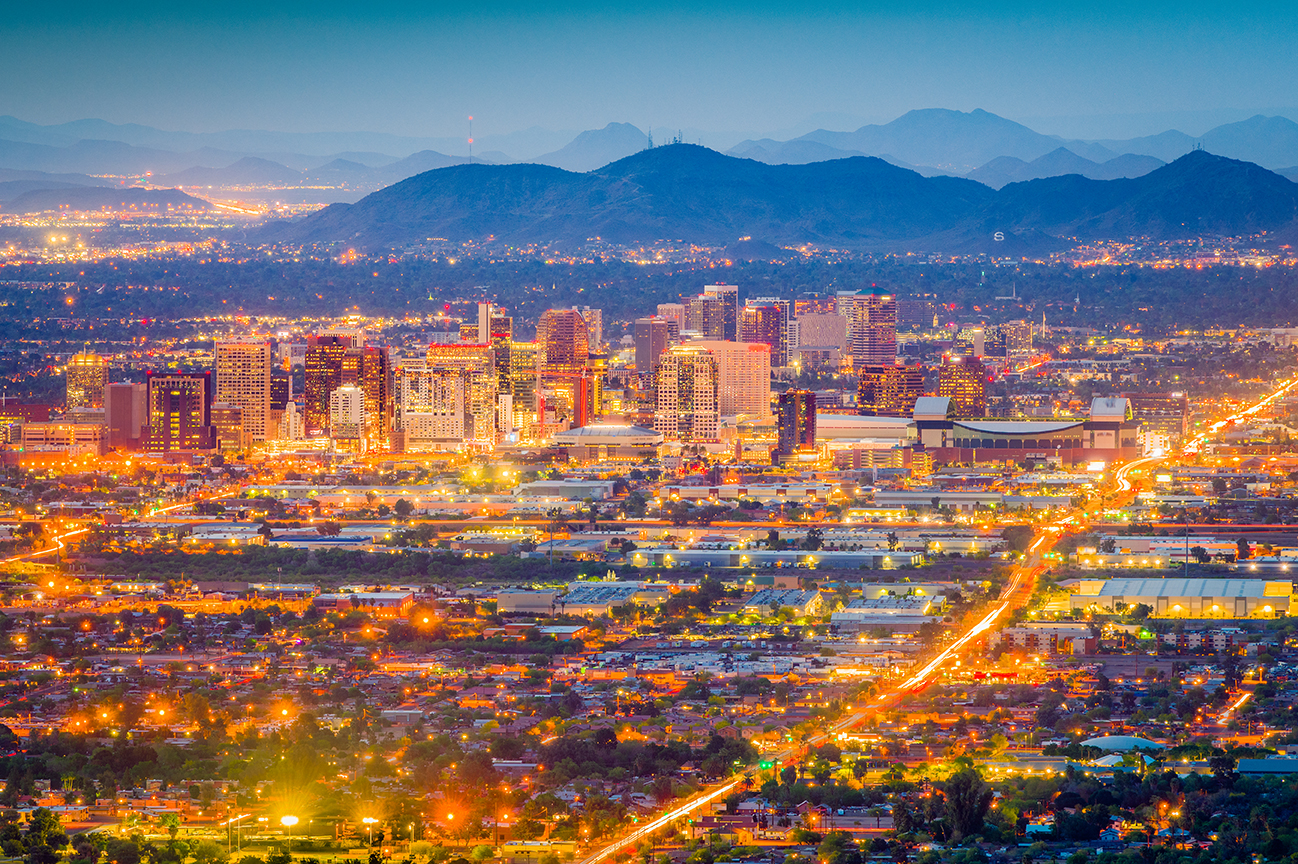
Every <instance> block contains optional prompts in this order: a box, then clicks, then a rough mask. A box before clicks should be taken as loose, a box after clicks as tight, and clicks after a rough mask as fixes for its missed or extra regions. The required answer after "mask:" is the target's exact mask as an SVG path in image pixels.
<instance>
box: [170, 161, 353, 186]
mask: <svg viewBox="0 0 1298 864" xmlns="http://www.w3.org/2000/svg"><path fill="white" fill-rule="evenodd" d="M353 164H355V163H353ZM362 167H364V166H362ZM305 179H306V175H304V174H303V173H302V172H301V171H294V170H293V169H292V168H288V167H286V166H284V165H281V164H279V163H278V162H271V161H270V160H269V159H258V158H257V157H256V156H245V157H243V158H242V159H240V160H239V161H238V162H235V163H234V164H233V165H227V166H226V167H224V168H187V169H185V170H184V171H179V172H177V173H175V174H165V175H162V176H160V177H155V178H154V180H153V182H155V183H157V184H159V185H164V186H300V185H301V184H302V183H303V182H304V180H305Z"/></svg>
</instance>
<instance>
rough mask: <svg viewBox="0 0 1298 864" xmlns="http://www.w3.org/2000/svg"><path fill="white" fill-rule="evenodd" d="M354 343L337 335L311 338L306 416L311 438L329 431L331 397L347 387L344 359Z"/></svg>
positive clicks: (304, 397)
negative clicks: (343, 387)
mask: <svg viewBox="0 0 1298 864" xmlns="http://www.w3.org/2000/svg"><path fill="white" fill-rule="evenodd" d="M352 342H353V339H352V338H351V337H349V336H347V335H344V334H337V333H335V334H334V335H327V334H318V335H316V336H310V337H308V338H307V343H306V370H305V377H304V379H303V389H302V403H303V409H302V415H303V420H304V422H305V425H306V434H307V435H308V436H313V435H323V434H324V433H325V430H327V429H328V428H329V394H330V393H332V392H334V391H335V390H337V389H338V388H339V387H341V386H342V384H343V356H344V355H346V353H347V351H348V349H350V348H352V347H353V345H352Z"/></svg>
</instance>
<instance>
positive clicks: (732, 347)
mask: <svg viewBox="0 0 1298 864" xmlns="http://www.w3.org/2000/svg"><path fill="white" fill-rule="evenodd" d="M686 344H687V345H690V346H697V347H700V348H703V349H705V350H706V351H708V352H709V353H711V354H712V355H713V357H714V358H715V360H716V366H717V407H718V409H719V410H720V412H721V416H723V417H733V416H736V415H740V414H743V415H746V416H748V417H754V418H756V417H763V418H765V417H770V416H771V346H769V345H764V344H762V343H760V342H754V343H746V342H709V341H699V342H689V343H686Z"/></svg>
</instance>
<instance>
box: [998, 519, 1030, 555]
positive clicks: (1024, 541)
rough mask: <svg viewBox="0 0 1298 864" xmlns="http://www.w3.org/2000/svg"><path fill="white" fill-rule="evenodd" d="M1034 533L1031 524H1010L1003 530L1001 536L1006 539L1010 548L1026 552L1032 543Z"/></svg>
mask: <svg viewBox="0 0 1298 864" xmlns="http://www.w3.org/2000/svg"><path fill="white" fill-rule="evenodd" d="M1034 533H1035V532H1033V530H1032V526H1031V525H1009V526H1006V528H1005V530H1004V531H1002V532H1001V537H1003V538H1004V539H1005V542H1006V543H1007V544H1008V545H1009V547H1010V549H1012V550H1014V551H1015V552H1026V551H1027V550H1028V547H1029V546H1031V545H1032V537H1033V535H1034Z"/></svg>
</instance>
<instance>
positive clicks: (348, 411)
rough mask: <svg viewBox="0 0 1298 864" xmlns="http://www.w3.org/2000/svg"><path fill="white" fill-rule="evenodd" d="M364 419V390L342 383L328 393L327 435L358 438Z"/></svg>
mask: <svg viewBox="0 0 1298 864" xmlns="http://www.w3.org/2000/svg"><path fill="white" fill-rule="evenodd" d="M364 419H365V391H364V390H362V389H361V388H359V387H357V386H355V385H354V384H344V385H343V386H342V387H339V388H338V389H337V390H335V391H333V392H332V393H330V394H329V436H330V437H331V438H360V437H361V428H362V423H363V422H364Z"/></svg>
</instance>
